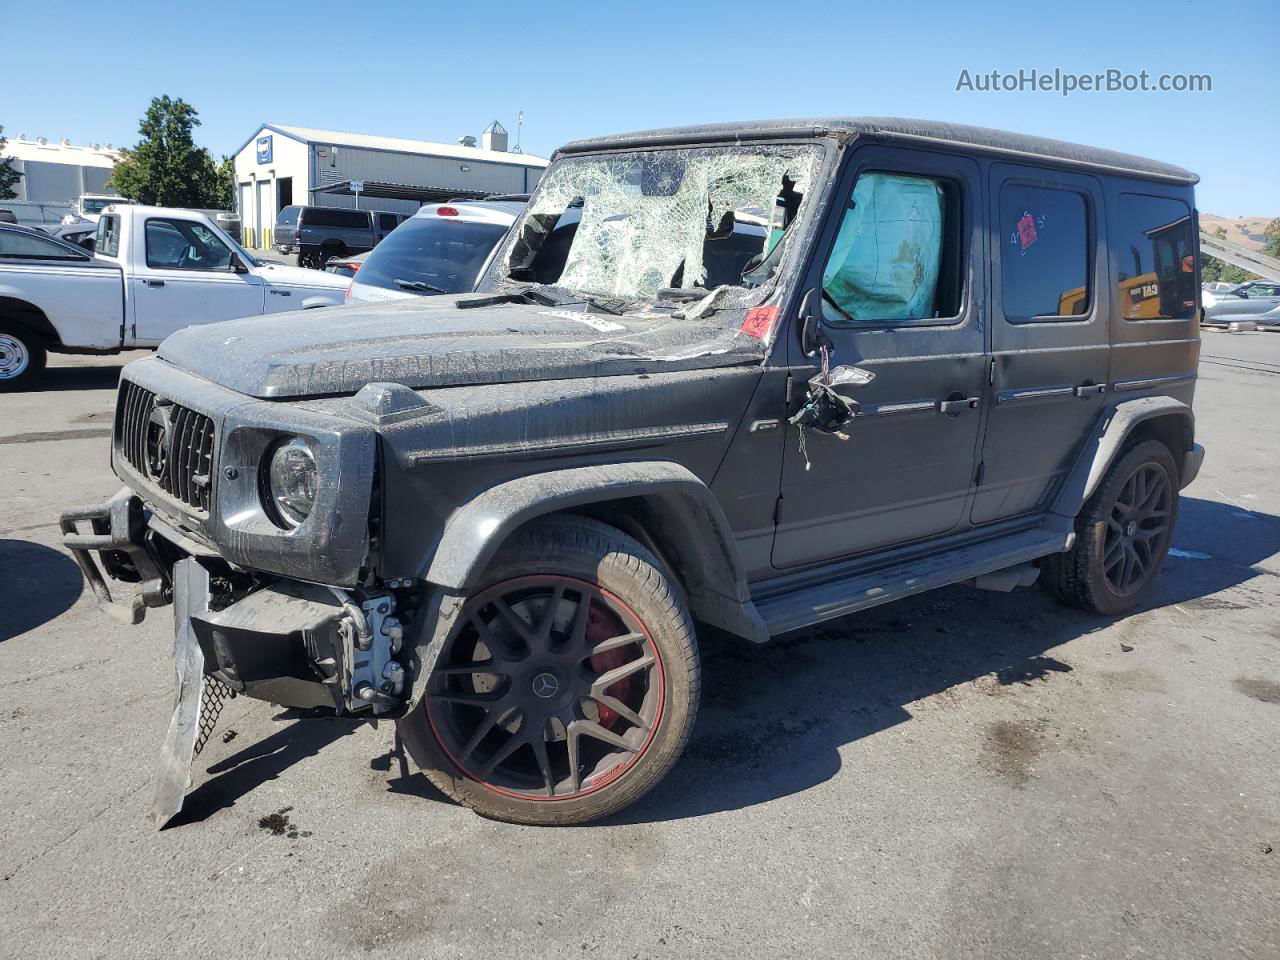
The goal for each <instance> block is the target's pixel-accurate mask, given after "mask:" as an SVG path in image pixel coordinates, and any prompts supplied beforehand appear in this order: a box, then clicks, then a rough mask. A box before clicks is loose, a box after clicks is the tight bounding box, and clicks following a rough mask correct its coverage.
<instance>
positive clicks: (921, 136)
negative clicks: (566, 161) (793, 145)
mask: <svg viewBox="0 0 1280 960" xmlns="http://www.w3.org/2000/svg"><path fill="white" fill-rule="evenodd" d="M824 136H825V137H835V138H837V139H842V140H852V139H853V138H855V137H865V138H868V139H883V140H886V141H895V142H899V143H915V144H923V143H929V144H935V145H944V144H945V145H959V146H962V147H966V148H968V149H971V150H977V151H980V152H983V153H990V154H1001V155H1004V156H1008V157H1016V158H1021V159H1024V160H1026V159H1034V160H1041V161H1043V160H1051V161H1053V162H1055V163H1057V164H1062V165H1067V166H1076V167H1089V168H1092V169H1095V170H1099V171H1103V172H1107V173H1123V174H1127V175H1130V176H1135V177H1144V178H1148V179H1153V180H1168V181H1173V182H1175V183H1185V184H1193V183H1196V182H1198V181H1199V179H1200V178H1199V177H1198V176H1197V175H1196V174H1194V173H1192V172H1191V171H1189V170H1184V169H1183V168H1182V167H1175V166H1174V165H1173V164H1169V163H1160V162H1159V161H1157V160H1148V159H1146V158H1145V157H1136V156H1134V155H1132V154H1128V153H1119V152H1118V151H1115V150H1103V149H1100V148H1098V147H1087V146H1083V145H1082V144H1078V143H1068V142H1067V141H1065V140H1051V139H1049V138H1048V137H1033V136H1028V135H1027V134H1022V133H1010V132H1008V131H1005V130H992V129H990V128H988V127H971V126H967V125H965V124H962V123H943V122H941V121H937V120H912V119H908V118H904V117H812V118H802V119H793V120H749V121H739V122H736V123H705V124H698V125H696V126H688V127H667V128H666V129H662V130H642V131H639V132H636V133H617V134H611V135H609V136H604V137H592V138H591V139H589V140H574V141H572V142H570V143H567V144H565V145H564V146H563V147H561V148H560V149H559V150H557V151H556V155H559V154H565V153H586V152H590V151H597V150H612V149H617V148H619V147H654V146H663V145H669V144H690V143H720V142H724V141H726V140H728V141H739V140H774V139H785V138H792V137H795V138H801V137H803V138H809V139H812V138H813V137H824Z"/></svg>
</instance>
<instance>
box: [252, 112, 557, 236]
mask: <svg viewBox="0 0 1280 960" xmlns="http://www.w3.org/2000/svg"><path fill="white" fill-rule="evenodd" d="M482 141H483V142H482V143H481V145H479V146H477V145H475V138H474V137H464V138H462V141H461V142H460V143H459V144H449V143H431V142H429V141H426V140H403V139H400V138H398V137H375V136H369V135H367V134H362V133H340V132H338V131H336V130H313V129H310V128H307V127H289V126H284V125H281V124H273V123H267V124H263V125H262V127H260V128H259V129H258V131H257V132H256V133H254V135H253V136H251V137H250V138H249V139H248V140H246V141H245V143H244V145H243V146H242V147H241V148H240V149H239V150H237V151H236V155H235V170H236V183H237V190H238V198H237V199H238V202H239V211H240V218H241V221H242V222H243V224H244V233H245V236H244V239H245V243H246V244H247V245H248V246H257V247H269V246H270V245H271V231H272V229H273V228H274V226H275V222H276V215H277V214H278V213H279V212H280V210H281V208H282V207H287V206H289V205H291V204H315V205H320V206H332V207H356V206H358V207H361V208H362V209H366V210H382V211H386V212H389V213H412V212H413V211H415V210H417V209H418V207H419V206H421V205H422V204H423V203H431V202H437V201H440V200H448V199H450V198H452V197H477V198H478V197H486V196H491V195H493V194H500V193H528V192H529V191H530V190H532V189H533V187H534V185H535V184H536V183H537V182H538V178H539V177H540V176H542V171H543V169H544V168H545V167H546V165H547V161H546V160H545V159H543V158H542V157H534V156H530V155H528V154H524V153H512V152H510V151H508V150H507V132H506V130H504V129H503V128H502V126H501V124H499V123H498V122H497V121H496V120H495V121H494V122H493V123H491V124H490V125H489V127H488V129H486V130H485V132H484V134H483V137H482Z"/></svg>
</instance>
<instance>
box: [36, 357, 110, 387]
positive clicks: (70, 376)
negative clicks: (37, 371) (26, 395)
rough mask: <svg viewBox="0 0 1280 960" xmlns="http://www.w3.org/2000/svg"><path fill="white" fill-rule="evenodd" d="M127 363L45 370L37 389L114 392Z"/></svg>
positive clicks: (54, 367)
mask: <svg viewBox="0 0 1280 960" xmlns="http://www.w3.org/2000/svg"><path fill="white" fill-rule="evenodd" d="M126 362H127V361H123V360H116V361H114V362H111V363H103V364H101V365H94V366H92V367H88V366H75V367H56V366H50V367H47V368H45V371H44V378H43V379H42V380H41V381H40V385H39V387H37V389H38V390H39V391H41V392H47V391H50V390H114V389H115V388H116V385H117V384H118V383H119V382H120V371H121V370H123V369H124V365H125V363H126Z"/></svg>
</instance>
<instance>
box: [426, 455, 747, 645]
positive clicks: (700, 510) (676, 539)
mask: <svg viewBox="0 0 1280 960" xmlns="http://www.w3.org/2000/svg"><path fill="white" fill-rule="evenodd" d="M637 498H638V499H639V500H640V501H642V502H644V503H645V504H647V505H648V506H649V508H650V509H649V510H648V511H647V513H648V519H649V521H650V522H651V523H656V524H661V526H662V527H663V529H662V530H661V531H660V532H661V534H662V536H663V539H664V540H665V541H666V542H668V543H671V544H673V545H674V546H675V549H676V552H677V553H679V554H680V559H681V560H682V561H683V562H681V563H679V564H678V566H679V568H680V573H681V574H682V580H683V585H684V588H685V591H686V593H687V595H688V598H689V606H690V608H691V610H692V611H693V614H694V616H695V617H697V618H698V619H700V620H703V621H705V622H707V623H710V624H712V625H714V626H716V627H719V628H721V629H723V630H727V631H728V632H730V633H734V634H737V635H739V636H742V637H745V638H747V639H748V640H752V641H754V642H757V643H762V642H764V641H765V640H767V639H768V628H767V627H766V626H765V624H764V620H763V619H762V618H761V616H760V614H759V613H758V612H757V611H756V609H755V605H754V604H753V603H752V602H751V592H750V590H749V588H748V586H747V578H746V573H745V570H744V568H743V566H742V561H741V559H740V558H739V556H738V552H737V547H736V545H735V543H734V539H733V532H732V530H731V529H730V527H729V521H728V520H727V519H726V518H725V515H724V511H723V510H722V509H721V507H720V504H719V502H718V501H717V500H716V498H715V495H714V494H712V492H711V491H710V490H709V489H708V488H707V485H706V484H705V483H703V482H702V481H701V480H700V479H698V477H697V476H695V475H694V474H693V473H692V472H691V471H689V470H688V469H687V468H686V467H683V466H681V465H680V464H678V463H673V462H671V461H665V460H653V461H628V462H622V463H608V464H600V465H595V466H584V467H569V468H565V469H562V470H549V471H545V472H541V473H533V474H528V475H526V476H523V477H517V478H515V479H513V480H508V481H506V482H504V483H500V484H497V485H495V486H493V487H490V488H489V489H487V490H485V491H484V492H482V493H480V494H478V495H477V496H475V497H474V498H472V499H471V500H470V501H468V502H467V503H466V504H464V505H463V506H462V507H461V508H460V509H459V510H457V511H456V512H455V513H454V515H453V517H452V518H451V519H450V520H449V522H448V523H447V524H446V525H445V528H444V532H443V534H442V535H441V538H440V543H439V545H438V546H437V548H436V550H435V552H434V553H433V555H432V557H431V559H430V561H429V563H428V565H427V569H426V570H425V572H424V573H423V574H422V578H423V579H424V580H426V581H427V582H428V583H430V584H433V585H435V586H437V587H439V588H441V589H443V590H444V591H445V592H447V593H452V594H465V593H466V592H467V591H468V590H470V589H471V588H472V587H474V586H475V585H476V584H477V583H478V581H479V578H480V576H481V575H482V574H483V572H484V570H485V568H486V567H487V566H488V564H489V561H490V560H492V559H493V556H494V554H495V553H496V552H497V550H498V548H499V546H501V545H502V543H503V542H504V541H505V540H506V539H507V538H508V537H509V536H510V535H511V533H512V532H514V531H515V530H516V528H517V527H519V526H521V525H522V524H524V523H527V522H528V521H530V520H533V519H535V518H537V517H540V516H545V515H547V514H551V513H561V512H565V511H571V510H580V509H583V508H588V507H592V506H599V505H602V504H607V503H609V502H610V501H619V500H633V499H637Z"/></svg>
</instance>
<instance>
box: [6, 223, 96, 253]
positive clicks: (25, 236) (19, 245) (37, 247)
mask: <svg viewBox="0 0 1280 960" xmlns="http://www.w3.org/2000/svg"><path fill="white" fill-rule="evenodd" d="M0 257H28V258H36V259H40V260H83V259H84V257H83V256H78V255H77V254H74V253H72V252H71V251H70V250H68V249H67V248H66V247H64V246H62V244H60V243H54V242H53V241H51V240H45V239H43V238H42V237H38V236H36V235H35V234H29V233H25V232H23V233H19V232H17V231H16V230H3V231H0Z"/></svg>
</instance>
